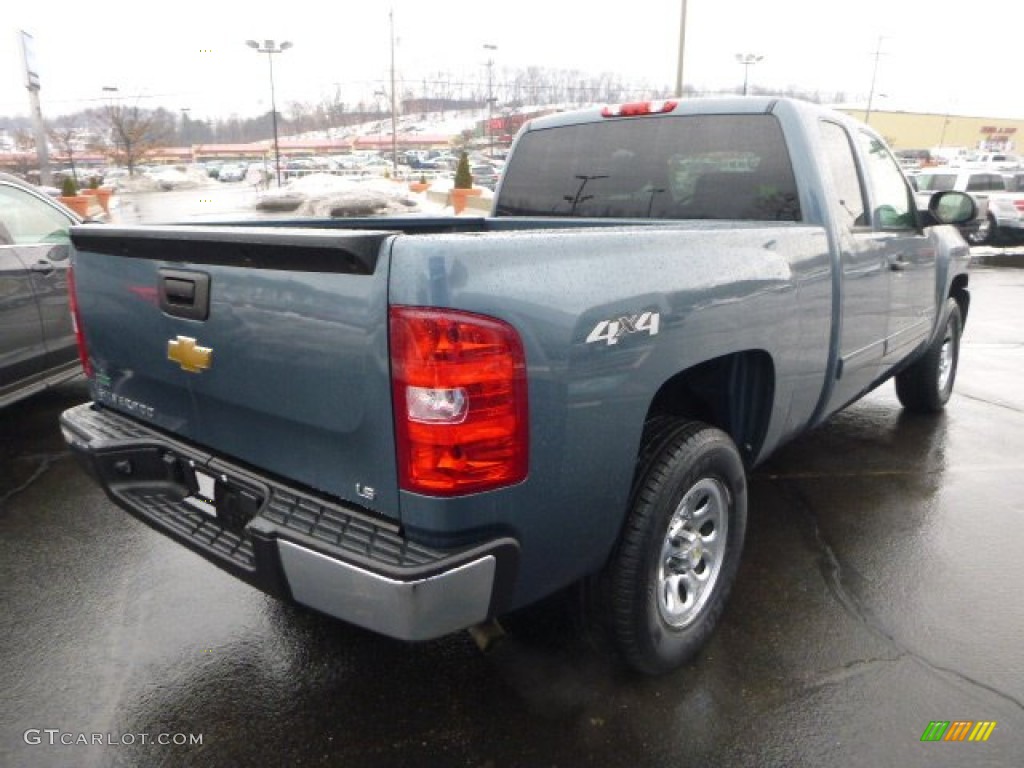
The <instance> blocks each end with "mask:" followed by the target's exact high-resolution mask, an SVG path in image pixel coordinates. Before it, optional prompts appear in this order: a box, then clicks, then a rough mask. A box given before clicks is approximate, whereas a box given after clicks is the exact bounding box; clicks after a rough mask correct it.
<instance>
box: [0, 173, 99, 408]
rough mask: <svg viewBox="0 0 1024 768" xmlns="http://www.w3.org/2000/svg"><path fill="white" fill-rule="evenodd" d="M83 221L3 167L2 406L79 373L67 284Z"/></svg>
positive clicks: (0, 182) (0, 280)
mask: <svg viewBox="0 0 1024 768" xmlns="http://www.w3.org/2000/svg"><path fill="white" fill-rule="evenodd" d="M80 222H81V219H80V218H79V217H78V216H77V215H76V214H75V213H74V212H73V211H71V210H69V209H68V208H66V207H64V206H63V205H61V204H60V202H58V201H57V200H54V199H53V198H52V197H49V196H48V195H46V194H45V193H44V192H42V191H40V190H38V189H37V188H35V187H33V186H32V185H30V184H27V183H25V182H23V181H21V180H20V179H18V178H17V177H16V176H11V175H9V174H6V173H0V407H3V406H6V405H9V404H10V403H12V402H14V401H15V400H19V399H21V398H23V397H28V396H29V395H32V394H35V393H36V392H39V391H41V390H43V389H46V388H47V387H50V386H53V385H55V384H59V383H60V382H62V381H65V380H67V379H70V378H73V377H75V376H77V375H78V374H79V373H80V372H81V366H80V364H79V360H78V350H77V346H76V344H75V333H74V328H73V326H72V322H71V314H70V312H69V310H68V290H67V281H68V266H69V261H70V256H71V239H70V235H69V230H70V227H71V226H72V225H73V224H78V223H80Z"/></svg>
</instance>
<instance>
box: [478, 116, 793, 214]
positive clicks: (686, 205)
mask: <svg viewBox="0 0 1024 768" xmlns="http://www.w3.org/2000/svg"><path fill="white" fill-rule="evenodd" d="M495 213H496V215H498V216H571V217H584V218H641V219H731V220H747V221H800V218H801V217H800V205H799V198H798V194H797V187H796V179H795V176H794V173H793V166H792V162H791V161H790V157H789V152H788V150H787V148H786V144H785V139H784V137H783V133H782V128H781V126H780V125H779V124H778V121H777V119H776V118H775V117H774V116H772V115H692V116H691V115H669V116H664V117H655V118H625V119H620V120H608V121H604V122H597V123H584V124H581V125H575V126H560V127H558V128H551V129H544V130H535V131H530V132H527V133H525V134H523V136H521V137H520V139H519V143H518V144H517V146H516V150H515V152H513V153H512V156H511V158H510V161H509V164H508V166H507V167H506V169H505V173H504V177H503V181H502V186H501V194H500V196H499V199H498V201H497V205H496V207H495Z"/></svg>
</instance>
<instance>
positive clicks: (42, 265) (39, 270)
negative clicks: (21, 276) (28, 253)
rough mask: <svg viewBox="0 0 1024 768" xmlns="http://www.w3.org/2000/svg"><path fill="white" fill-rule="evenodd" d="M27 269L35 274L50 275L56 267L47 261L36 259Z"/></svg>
mask: <svg viewBox="0 0 1024 768" xmlns="http://www.w3.org/2000/svg"><path fill="white" fill-rule="evenodd" d="M29 269H30V270H31V271H32V272H35V273H36V274H37V275H52V274H53V273H54V272H55V271H56V270H57V268H56V267H55V266H53V264H52V263H51V262H49V261H42V260H40V261H37V262H36V263H35V264H33V265H32V266H31V267H29Z"/></svg>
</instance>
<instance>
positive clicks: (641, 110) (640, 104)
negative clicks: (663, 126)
mask: <svg viewBox="0 0 1024 768" xmlns="http://www.w3.org/2000/svg"><path fill="white" fill-rule="evenodd" d="M678 104H679V102H678V101H634V102H631V103H629V104H615V105H609V106H607V107H605V108H604V109H602V110H601V117H639V116H641V115H660V114H664V113H665V112H671V111H672V110H673V109H675V108H676V106H677V105H678Z"/></svg>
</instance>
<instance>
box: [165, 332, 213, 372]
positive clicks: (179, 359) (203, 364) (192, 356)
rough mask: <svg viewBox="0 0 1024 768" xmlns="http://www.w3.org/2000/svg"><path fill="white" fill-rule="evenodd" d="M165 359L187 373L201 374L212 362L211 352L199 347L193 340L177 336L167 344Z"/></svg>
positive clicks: (207, 348)
mask: <svg viewBox="0 0 1024 768" xmlns="http://www.w3.org/2000/svg"><path fill="white" fill-rule="evenodd" d="M167 359H168V360H171V361H173V362H175V363H177V364H178V365H180V366H181V369H182V370H183V371H187V372H188V373H202V372H203V371H205V370H207V369H208V368H209V367H210V365H211V364H212V361H213V350H212V349H210V348H209V347H200V346H199V345H198V344H196V340H195V339H190V338H189V337H188V336H179V337H178V338H177V339H174V340H172V341H168V342H167Z"/></svg>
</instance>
